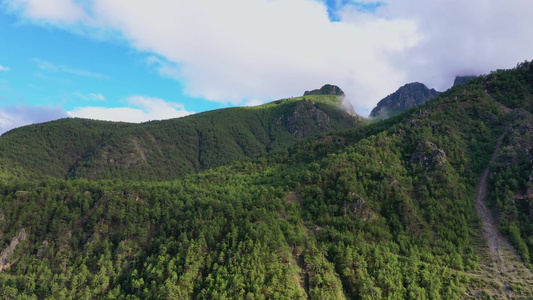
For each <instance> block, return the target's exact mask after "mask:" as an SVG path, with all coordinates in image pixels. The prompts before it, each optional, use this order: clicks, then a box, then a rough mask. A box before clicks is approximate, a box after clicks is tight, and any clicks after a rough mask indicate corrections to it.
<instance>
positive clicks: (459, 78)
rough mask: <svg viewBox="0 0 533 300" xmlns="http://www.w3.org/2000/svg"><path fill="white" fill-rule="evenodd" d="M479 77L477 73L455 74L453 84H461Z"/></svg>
mask: <svg viewBox="0 0 533 300" xmlns="http://www.w3.org/2000/svg"><path fill="white" fill-rule="evenodd" d="M474 78H477V76H476V75H465V76H455V79H454V81H453V85H454V86H456V85H461V84H465V83H467V82H468V81H469V80H470V79H474Z"/></svg>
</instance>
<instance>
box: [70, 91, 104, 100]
mask: <svg viewBox="0 0 533 300" xmlns="http://www.w3.org/2000/svg"><path fill="white" fill-rule="evenodd" d="M74 95H76V96H78V97H80V98H81V99H83V100H88V101H105V97H104V95H102V94H98V93H89V94H82V93H74Z"/></svg>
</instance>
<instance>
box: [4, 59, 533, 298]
mask: <svg viewBox="0 0 533 300" xmlns="http://www.w3.org/2000/svg"><path fill="white" fill-rule="evenodd" d="M532 67H533V63H532V62H524V63H520V64H518V65H517V67H516V68H514V69H512V70H498V71H494V72H492V73H490V74H487V75H483V76H480V77H478V78H476V79H474V80H471V81H470V82H468V83H467V84H464V85H458V86H454V87H452V88H451V89H450V90H448V91H446V92H444V93H441V94H439V96H438V97H436V98H434V99H432V100H429V101H428V102H426V103H425V104H423V105H420V106H416V107H413V108H411V109H408V110H407V111H405V112H403V113H401V114H399V115H396V116H394V117H391V118H389V119H386V120H382V121H379V122H374V123H368V124H367V123H364V122H363V121H362V120H361V119H360V118H357V117H353V116H350V115H349V114H346V113H345V112H342V113H339V109H338V108H337V107H336V106H335V105H333V102H332V101H333V100H334V99H335V97H332V96H320V95H319V96H314V95H308V96H306V97H303V98H295V99H286V100H280V101H278V102H273V103H271V104H267V105H264V106H262V107H257V108H241V109H231V110H223V111H214V112H210V113H207V114H205V115H198V116H196V117H195V116H192V117H188V118H183V119H178V120H172V121H166V122H165V121H159V122H149V123H145V124H141V126H137V125H135V126H134V125H131V124H120V123H104V122H95V121H87V120H60V121H56V122H51V123H46V124H38V125H32V126H28V127H25V128H20V129H17V130H14V131H12V132H9V133H6V134H5V135H4V136H2V137H1V138H0V146H1V147H2V149H5V150H4V152H3V154H1V155H0V160H1V162H2V168H1V172H2V173H0V175H1V176H2V178H4V180H3V181H0V249H3V251H2V253H1V254H0V297H2V298H4V299H94V298H104V299H271V298H272V299H464V298H482V299H490V298H491V297H492V298H496V299H497V298H502V297H508V296H509V295H511V296H512V297H519V298H520V297H521V298H528V297H529V298H530V297H533V282H532V278H529V277H527V276H526V275H524V277H523V278H518V280H515V281H512V282H511V283H508V282H505V284H503V283H502V282H500V281H496V280H495V279H492V278H493V277H492V275H493V272H494V270H493V269H491V268H490V263H488V262H487V259H486V252H484V250H483V249H484V248H485V247H486V244H487V241H486V240H484V238H483V235H482V225H481V224H482V222H481V221H482V220H481V219H480V217H479V215H478V213H477V211H476V204H475V200H474V198H475V194H476V185H477V183H478V179H479V178H480V175H481V173H482V172H483V170H484V169H485V168H486V167H487V166H489V165H490V179H489V182H490V184H489V202H490V205H491V208H492V209H493V210H494V212H495V215H496V216H497V220H498V222H499V224H500V229H501V231H502V232H503V233H504V234H505V235H506V236H507V237H508V239H509V241H510V242H511V244H512V245H513V246H514V247H515V248H516V250H517V252H518V253H519V255H520V257H521V259H522V261H523V262H524V264H525V265H526V266H528V267H530V266H531V264H532V263H533V257H532V256H533V253H531V252H532V251H533V237H532V236H533V221H532V220H533V205H532V204H531V201H533V200H531V199H533V187H532V186H533V163H532V162H533V152H532V151H533V150H532V149H533V146H532V145H533V140H532V134H533V129H532V128H531V124H532V121H533V116H532V115H531V113H532V112H533V69H532ZM312 97H318V98H315V99H316V100H310V99H312ZM304 98H305V99H304ZM332 99H333V100H332ZM286 105H290V107H292V108H291V109H287V106H286ZM319 111H320V112H322V113H320V112H319ZM250 112H251V113H250ZM248 113H250V114H248ZM287 113H288V114H289V115H287ZM258 116H263V117H258ZM295 116H297V117H295ZM180 120H181V121H180ZM228 120H232V121H231V122H228ZM261 120H263V122H264V123H261ZM278 121H279V124H277V123H276V122H278ZM180 122H181V123H180ZM205 122H211V123H210V124H208V125H206V123H205ZM217 122H218V123H217ZM222 123H229V124H226V125H227V126H222V125H221V124H222ZM291 124H292V125H291ZM294 124H299V125H298V126H296V125H294ZM302 124H304V125H302ZM324 124H328V125H327V126H326V125H324ZM293 125H294V126H293ZM232 126H233V127H232ZM253 126H257V127H253ZM241 127H242V128H241ZM198 128H202V129H201V130H200V129H198ZM266 128H268V130H266ZM209 129H211V131H209ZM326 129H327V130H326ZM188 130H192V131H191V132H196V133H197V135H191V136H190V138H191V144H187V141H186V138H184V137H189V135H188V132H189V131H188ZM132 132H135V134H133V133H132ZM181 132H183V133H184V135H181V134H182V133H181ZM200 133H201V134H200ZM205 134H208V137H206V138H205V139H203V137H204V135H205ZM167 135H168V138H167ZM36 136H39V137H40V138H41V139H37V138H34V137H36ZM132 136H134V137H135V139H136V140H137V141H138V143H136V142H133V141H132ZM200 136H202V138H200ZM501 136H503V140H502V144H501V146H500V147H499V148H498V147H497V144H498V143H497V141H498V138H499V137H501ZM62 137H64V139H62ZM152 138H153V139H154V140H155V142H153V143H148V141H150V140H151V139H152ZM178 138H179V139H180V140H177V139H178ZM182 139H183V140H182ZM172 140H174V146H173V147H175V148H176V149H180V147H181V146H180V145H182V144H181V143H184V144H183V145H184V147H189V146H190V145H193V144H198V143H202V142H201V141H204V142H205V143H207V144H209V143H213V144H210V145H213V146H210V147H208V148H205V151H206V152H205V153H203V154H201V153H200V154H198V152H197V153H196V156H195V157H196V158H197V159H198V158H199V157H202V158H201V159H199V160H195V161H194V162H191V161H189V163H190V166H186V164H187V163H183V162H176V161H175V160H176V157H178V155H177V154H176V153H179V152H172V151H171V150H169V149H171V148H172V144H171V143H170V142H167V141H172ZM192 140H194V142H193V141H192ZM128 141H130V142H128ZM162 141H165V142H164V145H165V146H164V147H163V146H161V147H156V146H157V145H163V142H162ZM145 142H146V143H145ZM227 143H229V144H227ZM232 143H236V145H238V147H237V146H235V147H233V146H232ZM254 143H256V144H254ZM42 145H47V147H44V148H39V147H42ZM136 145H137V146H138V147H139V148H141V149H142V153H145V156H146V164H144V163H145V161H144V159H143V156H142V155H141V154H139V156H131V155H129V153H133V152H134V151H136V150H135V148H137V147H136ZM254 145H255V146H254ZM152 146H153V147H154V148H149V147H152ZM128 147H130V148H128ZM10 149H11V150H10ZM38 149H42V151H43V152H45V153H39V154H38V156H35V155H37V154H36V153H35V151H38ZM87 149H91V150H87ZM184 149H185V148H184ZM252 149H256V150H252ZM495 150H496V151H497V152H496V153H497V155H496V158H495V160H494V161H493V162H492V163H491V156H492V155H493V152H494V151H495ZM159 151H160V153H159V154H156V153H158V152H159ZM195 151H196V150H195ZM247 151H248V152H247ZM200 152H201V151H200ZM147 153H149V155H148V154H147ZM235 153H238V154H235ZM230 154H231V155H233V156H229V159H228V160H224V161H220V157H225V156H226V155H230ZM106 155H107V156H106ZM128 155H129V156H128ZM202 155H203V156H202ZM217 155H220V156H217ZM78 156H79V158H78ZM148 156H150V158H149V157H148ZM154 156H155V157H154ZM126 157H133V158H130V159H131V161H129V163H123V164H116V165H119V167H116V168H110V167H109V166H108V164H107V163H109V161H110V159H112V160H115V159H119V160H121V161H123V160H124V159H126ZM139 157H140V158H139ZM67 158H69V159H70V160H67ZM152 158H153V159H154V160H157V161H158V163H157V164H152V163H148V161H149V160H150V159H152ZM139 159H140V160H139ZM104 162H107V163H104ZM179 164H182V165H179ZM106 166H107V167H106ZM165 166H169V167H165ZM179 167H181V168H182V169H187V168H190V169H187V170H189V171H186V172H185V171H184V172H180V171H175V170H178V169H180V168H179ZM159 168H161V171H158V170H159ZM173 170H174V171H173ZM173 172H174V174H173ZM170 174H173V176H171V175H170Z"/></svg>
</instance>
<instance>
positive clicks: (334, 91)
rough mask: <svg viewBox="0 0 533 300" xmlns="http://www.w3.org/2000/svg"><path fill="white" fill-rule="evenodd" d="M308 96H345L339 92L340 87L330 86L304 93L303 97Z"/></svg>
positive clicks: (326, 85)
mask: <svg viewBox="0 0 533 300" xmlns="http://www.w3.org/2000/svg"><path fill="white" fill-rule="evenodd" d="M310 95H336V96H341V97H343V96H345V95H344V92H343V91H342V90H341V88H340V87H338V86H336V85H332V84H325V85H324V86H323V87H321V88H320V89H316V90H312V91H305V92H304V96H310Z"/></svg>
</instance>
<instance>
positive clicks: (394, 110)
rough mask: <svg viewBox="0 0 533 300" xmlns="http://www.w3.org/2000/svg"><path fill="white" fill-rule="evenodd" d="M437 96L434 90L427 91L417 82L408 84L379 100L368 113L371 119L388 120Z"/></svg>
mask: <svg viewBox="0 0 533 300" xmlns="http://www.w3.org/2000/svg"><path fill="white" fill-rule="evenodd" d="M438 95H439V92H437V91H435V90H434V89H428V88H427V87H426V86H425V85H424V84H422V83H419V82H412V83H408V84H406V85H404V86H402V87H400V88H399V89H398V90H397V91H396V92H394V93H392V94H390V95H388V96H387V97H385V98H383V99H381V100H380V101H379V102H378V104H377V105H376V107H374V109H372V111H371V112H370V117H371V118H388V117H390V116H394V115H396V114H399V113H400V112H402V111H404V110H406V109H408V108H410V107H413V106H416V105H420V104H422V103H425V102H426V101H428V100H430V99H433V98H435V97H437V96H438Z"/></svg>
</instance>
